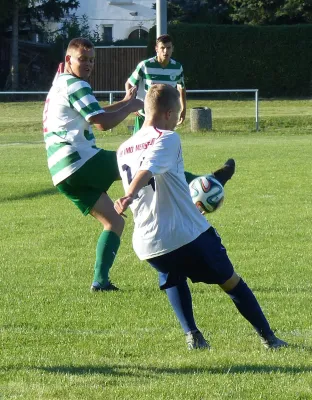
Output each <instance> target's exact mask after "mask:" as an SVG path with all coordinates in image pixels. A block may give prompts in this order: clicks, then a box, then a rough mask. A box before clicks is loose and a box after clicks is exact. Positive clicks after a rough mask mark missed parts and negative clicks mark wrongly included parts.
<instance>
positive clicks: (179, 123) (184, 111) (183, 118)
mask: <svg viewBox="0 0 312 400" xmlns="http://www.w3.org/2000/svg"><path fill="white" fill-rule="evenodd" d="M185 117H186V110H182V111H181V114H180V119H179V121H178V123H177V126H178V125H181V124H183V122H184V121H185Z"/></svg>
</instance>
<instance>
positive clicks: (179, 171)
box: [117, 127, 210, 260]
mask: <svg viewBox="0 0 312 400" xmlns="http://www.w3.org/2000/svg"><path fill="white" fill-rule="evenodd" d="M117 161H118V167H119V171H120V175H121V177H122V183H123V186H124V189H125V191H127V189H128V187H129V185H130V183H131V181H132V179H133V177H134V176H135V174H136V173H137V172H138V171H140V170H148V171H150V172H152V174H153V178H152V179H151V181H150V182H149V184H148V185H147V186H145V187H144V188H143V189H141V190H140V191H139V193H138V196H137V198H136V199H135V200H134V201H133V203H132V204H131V206H130V208H131V210H132V212H133V217H134V232H133V248H134V251H135V252H136V254H137V255H138V257H139V258H140V259H141V260H145V259H149V258H153V257H157V256H160V255H162V254H166V253H169V252H171V251H173V250H175V249H178V248H179V247H181V246H184V245H185V244H187V243H190V242H192V241H193V240H195V239H196V238H197V237H198V236H199V235H200V234H202V233H203V232H204V231H206V230H207V229H208V228H209V227H210V225H209V223H208V221H207V220H206V219H205V217H203V216H202V215H201V214H200V212H199V211H198V209H197V208H196V206H195V205H194V204H193V202H192V199H191V195H190V191H189V187H188V184H187V182H186V180H185V175H184V165H183V158H182V149H181V142H180V137H179V135H178V134H177V133H176V132H173V131H164V130H158V129H156V128H153V127H147V128H142V129H141V130H140V131H138V132H137V133H136V134H135V135H134V136H132V137H131V138H130V139H128V140H127V141H126V142H124V143H123V144H122V145H121V146H120V147H119V149H118V151H117Z"/></svg>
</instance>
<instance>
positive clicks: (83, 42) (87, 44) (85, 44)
mask: <svg viewBox="0 0 312 400" xmlns="http://www.w3.org/2000/svg"><path fill="white" fill-rule="evenodd" d="M81 48H83V49H88V50H89V49H93V48H94V45H93V43H92V42H91V41H90V40H89V39H85V38H83V37H78V38H75V39H72V40H71V41H70V42H69V43H68V46H67V51H68V50H71V49H75V50H77V49H81Z"/></svg>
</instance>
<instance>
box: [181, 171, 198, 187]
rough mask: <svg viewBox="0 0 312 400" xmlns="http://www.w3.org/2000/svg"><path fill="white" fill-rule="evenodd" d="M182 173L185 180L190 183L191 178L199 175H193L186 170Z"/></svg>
mask: <svg viewBox="0 0 312 400" xmlns="http://www.w3.org/2000/svg"><path fill="white" fill-rule="evenodd" d="M184 175H185V179H186V182H187V183H188V184H190V183H191V182H192V180H193V179H195V178H197V177H198V176H201V175H194V174H192V173H191V172H187V171H184Z"/></svg>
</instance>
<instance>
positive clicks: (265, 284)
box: [0, 101, 312, 400]
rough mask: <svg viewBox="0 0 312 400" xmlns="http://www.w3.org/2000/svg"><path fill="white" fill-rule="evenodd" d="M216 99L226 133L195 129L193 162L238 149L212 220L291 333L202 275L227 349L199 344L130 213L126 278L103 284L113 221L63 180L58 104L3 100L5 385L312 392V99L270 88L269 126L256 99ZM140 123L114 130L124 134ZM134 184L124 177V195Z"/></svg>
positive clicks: (35, 393) (58, 390)
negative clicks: (243, 308)
mask: <svg viewBox="0 0 312 400" xmlns="http://www.w3.org/2000/svg"><path fill="white" fill-rule="evenodd" d="M199 104H200V103H199V102H189V107H191V106H193V105H194V106H195V105H199ZM201 104H204V103H203V102H202V103H201ZM208 105H209V106H211V108H212V111H213V126H214V129H213V131H212V132H203V133H196V134H195V133H190V132H189V122H188V121H187V122H186V124H185V126H183V127H181V128H179V132H181V135H182V142H183V152H184V159H185V166H186V169H188V170H192V171H193V172H198V173H199V172H206V171H211V170H213V169H214V168H216V167H218V166H220V165H221V164H222V163H223V162H224V160H225V159H226V158H227V157H230V156H231V157H234V158H235V159H236V161H237V171H236V174H235V176H234V178H233V179H232V180H231V181H230V182H229V183H228V184H227V186H226V199H225V202H224V205H223V206H222V208H221V209H220V210H219V211H217V212H216V213H214V214H211V215H210V216H209V220H210V221H211V222H212V223H213V225H214V226H215V227H216V228H217V230H218V231H219V233H220V234H221V236H222V238H223V242H224V245H225V246H226V247H227V250H228V252H229V255H230V258H231V259H232V261H233V263H234V264H235V266H236V270H237V272H238V273H240V274H241V275H242V276H243V277H244V279H245V280H246V281H247V283H248V284H249V286H250V287H251V288H253V290H254V292H255V294H256V296H257V298H258V299H259V301H260V303H261V305H262V307H263V309H264V312H265V313H266V315H267V316H268V319H269V320H270V322H271V325H272V327H273V328H274V329H276V333H277V335H278V336H280V337H281V338H283V339H284V340H287V341H288V342H289V343H290V344H291V346H290V348H288V349H284V350H281V351H278V352H270V351H265V349H263V348H262V346H261V344H260V342H259V339H258V338H257V336H256V335H255V333H254V332H253V329H252V328H251V327H250V326H249V324H248V323H247V322H246V321H245V320H244V319H243V318H242V317H241V316H240V315H239V314H238V313H237V311H236V309H235V308H234V306H233V305H232V304H231V301H230V300H229V299H228V298H227V296H226V295H224V294H223V293H222V292H221V290H220V289H219V288H218V287H216V286H206V285H204V284H196V285H192V284H190V286H191V290H192V293H193V297H194V312H195V316H196V319H197V322H198V326H199V327H200V328H201V329H202V331H203V332H204V334H205V335H206V336H207V337H208V338H209V341H210V343H211V345H212V351H211V352H208V351H198V352H196V351H195V352H188V351H187V350H186V346H185V339H184V337H183V333H182V331H181V329H180V327H179V325H178V323H177V321H176V320H175V319H174V316H173V313H172V311H171V309H170V307H169V305H168V303H167V300H166V296H165V295H164V293H162V292H160V291H159V290H158V285H157V276H156V274H155V272H154V271H153V270H152V269H151V268H150V267H149V266H148V265H147V263H144V262H140V261H139V260H138V259H137V258H136V256H135V254H134V253H133V250H132V247H131V234H132V217H131V215H130V213H128V216H129V217H128V219H127V223H126V229H125V233H124V235H123V240H122V245H121V248H120V252H119V254H118V257H117V260H116V263H115V266H114V268H113V269H112V279H113V281H114V282H115V283H116V284H118V286H120V287H121V288H122V291H120V292H118V293H101V294H99V295H91V294H90V293H89V285H90V283H91V279H92V269H93V262H94V256H95V245H96V241H97V238H98V235H99V233H100V231H101V227H100V225H99V224H98V223H97V222H95V221H94V220H93V219H92V218H91V217H83V216H82V215H81V214H80V213H79V211H78V210H76V208H75V207H74V206H73V205H72V204H71V203H70V202H69V201H68V200H67V199H66V198H65V197H63V196H61V195H60V194H58V193H56V191H55V189H54V188H53V187H52V185H51V179H50V176H49V173H48V170H47V166H46V155H45V150H44V146H43V143H42V136H41V135H42V134H41V112H42V104H40V103H11V104H10V103H0V111H1V112H0V159H1V163H0V174H1V192H0V203H1V205H2V212H1V230H0V260H1V269H0V271H1V272H0V289H1V296H0V310H1V313H0V334H1V342H0V343H1V353H0V399H1V400H4V399H23V400H34V399H43V400H50V399H51V400H52V399H53V400H54V399H62V400H63V399H64V400H67V399H73V400H74V399H75V400H76V399H79V400H80V399H81V400H86V399H87V400H89V399H92V400H93V399H94V400H95V399H140V400H141V399H144V400H145V399H146V400H150V399H153V400H154V399H168V400H169V399H183V400H184V399H194V400H195V399H196V400H198V399H203V400H208V399H209V400H210V399H211V400H219V399H220V400H221V399H222V400H223V399H231V400H233V399H235V400H236V399H242V400H255V399H264V400H267V399H279V400H284V399H287V400H293V399H300V400H309V399H311V398H312V361H311V360H312V357H311V353H312V327H311V293H312V284H311V279H310V277H311V237H312V228H311V220H312V206H311V181H312V170H311V168H310V165H311V159H312V146H311V141H312V137H311V135H310V133H311V128H310V127H311V120H310V119H311V116H310V115H309V112H310V102H309V101H262V102H261V105H260V121H261V124H262V126H261V131H260V132H255V130H254V121H253V111H254V108H253V103H252V102H222V101H214V102H209V104H208ZM131 123H132V118H129V119H128V121H126V122H125V123H124V124H123V125H121V126H120V127H118V128H116V129H114V130H113V131H112V132H108V133H99V134H98V137H99V140H98V145H100V146H102V147H105V148H107V149H116V148H117V146H118V144H119V143H121V142H122V141H123V140H124V139H125V137H126V135H127V128H126V127H127V125H130V124H131ZM121 193H122V188H121V184H120V182H118V183H116V184H114V185H113V187H112V188H111V190H110V195H111V197H112V198H113V199H116V198H117V197H119V196H120V195H121Z"/></svg>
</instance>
